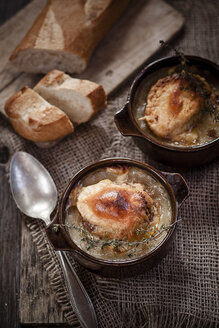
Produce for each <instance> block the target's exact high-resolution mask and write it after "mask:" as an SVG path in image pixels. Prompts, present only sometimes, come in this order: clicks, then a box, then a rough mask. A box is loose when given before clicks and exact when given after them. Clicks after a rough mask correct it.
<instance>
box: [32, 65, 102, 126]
mask: <svg viewBox="0 0 219 328" xmlns="http://www.w3.org/2000/svg"><path fill="white" fill-rule="evenodd" d="M34 90H35V91H36V92H38V93H39V94H40V95H41V96H42V97H43V98H44V99H46V100H47V101H48V102H49V103H50V104H52V105H54V106H57V107H58V108H60V109H61V110H63V111H64V112H65V113H66V114H67V115H68V117H69V118H70V120H71V121H72V122H73V123H75V124H81V123H84V122H87V121H88V120H89V119H90V118H91V116H92V115H93V114H94V113H95V112H97V111H98V110H100V109H102V108H103V107H105V106H106V95H105V92H104V89H103V87H102V86H101V85H99V84H96V83H94V82H91V81H88V80H79V79H74V78H71V77H70V76H69V75H67V74H65V73H63V72H61V71H58V70H53V71H51V72H49V73H48V74H47V75H46V76H44V78H43V79H42V80H41V81H40V82H39V83H38V84H37V85H36V86H35V87H34Z"/></svg>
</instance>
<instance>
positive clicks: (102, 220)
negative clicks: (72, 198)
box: [76, 179, 153, 238]
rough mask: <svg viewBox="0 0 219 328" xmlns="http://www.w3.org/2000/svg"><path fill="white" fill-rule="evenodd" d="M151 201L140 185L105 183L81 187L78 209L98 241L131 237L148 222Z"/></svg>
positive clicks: (105, 181)
mask: <svg viewBox="0 0 219 328" xmlns="http://www.w3.org/2000/svg"><path fill="white" fill-rule="evenodd" d="M152 204H153V200H152V198H151V197H150V196H149V195H148V193H147V192H146V191H145V190H144V187H143V185H142V184H140V183H130V184H128V183H122V184H118V183H115V182H112V181H111V180H108V179H105V180H102V181H100V182H98V183H96V184H94V185H90V186H87V187H83V188H82V189H81V191H80V193H79V195H78V198H77V204H76V206H77V209H78V211H79V213H80V215H81V216H82V218H83V221H84V222H85V224H88V225H89V227H90V228H91V230H92V231H93V232H94V233H95V234H96V235H98V236H99V237H111V238H123V237H124V236H126V237H130V236H132V235H133V233H134V232H135V231H136V228H137V227H138V226H139V225H141V224H143V223H146V222H149V213H150V212H151V206H152Z"/></svg>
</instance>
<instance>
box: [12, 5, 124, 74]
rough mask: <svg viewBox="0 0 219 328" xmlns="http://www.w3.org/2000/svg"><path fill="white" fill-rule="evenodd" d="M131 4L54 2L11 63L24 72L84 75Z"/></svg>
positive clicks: (33, 28)
mask: <svg viewBox="0 0 219 328" xmlns="http://www.w3.org/2000/svg"><path fill="white" fill-rule="evenodd" d="M128 2H129V0H119V1H118V0H87V1H86V0H74V1H73V0H50V1H49V2H48V4H47V6H46V7H45V9H44V10H43V11H42V13H41V14H40V15H39V17H38V18H37V19H36V21H35V22H34V24H33V25H32V27H31V28H30V30H29V32H28V33H27V34H26V36H25V37H24V39H23V40H22V41H21V43H20V44H19V45H18V46H17V47H16V49H15V50H14V51H13V53H12V55H11V57H10V60H11V62H12V63H13V64H15V65H17V66H18V67H20V68H21V70H23V71H27V72H32V73H47V72H49V71H50V70H52V69H60V70H63V71H65V72H69V73H75V72H76V73H81V72H82V71H83V70H84V69H85V68H86V66H87V64H88V61H89V58H90V56H91V54H92V52H93V50H94V48H95V47H96V45H97V44H98V42H99V41H100V40H101V39H102V38H103V36H104V35H105V34H106V33H107V31H108V30H109V29H110V27H111V25H112V24H113V23H114V22H115V21H116V19H117V18H118V17H119V16H120V15H121V13H122V12H123V11H124V9H125V7H126V6H127V4H128Z"/></svg>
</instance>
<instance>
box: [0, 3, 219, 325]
mask: <svg viewBox="0 0 219 328" xmlns="http://www.w3.org/2000/svg"><path fill="white" fill-rule="evenodd" d="M198 1H199V0H197V1H179V0H167V2H168V3H169V4H171V5H172V6H173V7H175V8H176V9H177V10H179V11H182V12H183V14H184V15H187V16H188V17H189V16H190V11H191V10H193V7H192V6H193V2H194V3H196V4H197V3H198ZM28 2H30V1H29V0H19V1H18V0H16V1H13V0H10V1H9V0H8V1H1V2H0V24H2V23H3V22H5V21H6V20H7V19H9V18H10V17H11V16H12V15H13V14H14V13H15V12H16V11H18V10H19V9H20V8H22V6H24V5H26V4H27V3H28ZM200 2H201V1H200ZM183 3H185V4H184V5H183ZM203 3H204V1H203ZM205 5H206V9H205V10H206V19H208V25H209V26H211V27H212V29H213V28H215V24H217V23H218V22H215V17H213V16H210V15H208V9H209V11H210V12H211V13H212V6H216V7H215V9H216V11H217V12H218V7H219V6H218V5H216V1H212V0H210V1H209V2H208V4H205ZM199 14H200V12H199V11H196V12H195V13H194V12H193V20H192V21H191V19H190V26H191V24H194V25H195V24H196V28H197V27H199V29H197V31H196V32H197V36H196V38H198V37H199V36H201V33H203V29H202V23H203V22H202V21H201V20H200V19H199V17H198V15H199ZM217 26H218V25H217ZM188 33H189V30H188V29H187V27H185V30H184V34H182V35H181V36H180V37H179V39H178V40H177V41H176V40H175V43H174V44H177V43H179V44H181V43H182V42H181V40H183V44H184V45H185V44H186V35H187V34H188ZM216 42H218V40H215V43H216ZM209 45H210V47H211V51H216V49H217V47H216V44H214V43H212V40H211V39H210V36H209ZM209 45H208V44H206V48H207V47H208V46H209ZM209 51H210V50H209ZM206 53H208V51H207V50H206ZM210 59H211V58H210ZM7 160H8V152H7V149H6V148H5V147H0V163H1V164H0V190H1V193H0V213H1V215H0V327H4V328H9V327H10V328H17V327H20V324H19V313H18V304H19V279H20V277H19V273H20V245H21V215H20V212H19V211H18V210H17V208H16V206H15V203H14V201H13V199H12V196H11V193H10V187H9V185H8V181H7V177H6V174H5V163H6V162H7ZM6 220H7V221H10V227H11V228H10V229H8V225H7V224H6ZM50 327H51V326H50Z"/></svg>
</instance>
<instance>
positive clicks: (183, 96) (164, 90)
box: [145, 73, 206, 139]
mask: <svg viewBox="0 0 219 328" xmlns="http://www.w3.org/2000/svg"><path fill="white" fill-rule="evenodd" d="M195 78H197V79H198V81H199V83H200V82H201V83H206V81H205V80H204V79H203V78H201V77H200V76H199V75H196V76H195ZM203 80H204V81H203ZM203 101H204V99H203V96H202V94H201V93H200V92H199V91H198V89H195V88H193V87H192V85H191V83H190V81H189V80H188V78H187V77H186V76H185V74H176V73H175V74H172V75H170V76H166V77H164V78H162V79H160V80H158V81H157V82H156V83H155V84H154V85H153V86H152V88H151V90H150V92H149V94H148V98H147V104H146V107H145V119H146V121H147V123H148V126H149V127H150V129H151V130H152V131H153V132H154V133H155V134H156V135H157V136H159V137H163V138H170V139H171V138H174V137H175V136H178V135H179V134H180V133H182V132H185V131H186V130H188V124H190V123H191V122H192V121H193V120H196V119H197V117H198V115H197V114H198V113H199V112H200V110H201V108H202V106H203Z"/></svg>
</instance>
